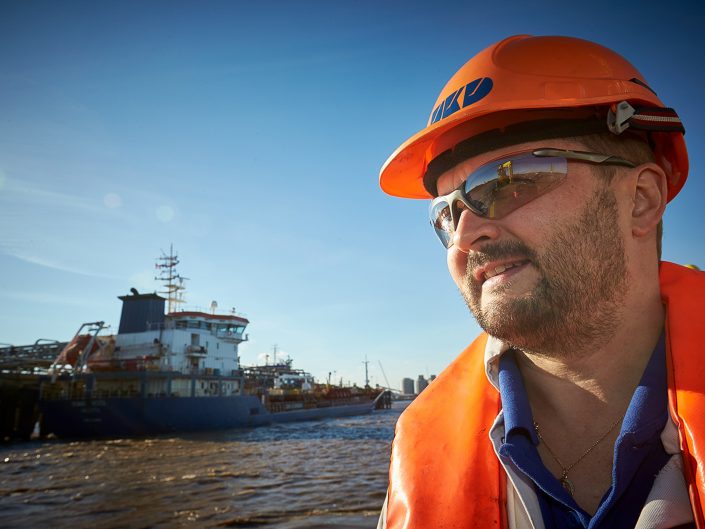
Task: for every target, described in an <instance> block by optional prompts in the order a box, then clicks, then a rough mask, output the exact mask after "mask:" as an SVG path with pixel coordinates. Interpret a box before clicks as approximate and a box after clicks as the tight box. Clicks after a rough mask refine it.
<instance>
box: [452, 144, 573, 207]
mask: <svg viewBox="0 0 705 529" xmlns="http://www.w3.org/2000/svg"><path fill="white" fill-rule="evenodd" d="M567 170H568V161H567V160H566V159H565V158H557V157H556V158H539V157H535V156H533V155H531V154H528V155H522V156H517V157H516V158H512V159H509V160H498V161H496V162H490V163H488V164H486V165H483V166H482V167H480V168H479V169H478V170H477V171H475V172H474V173H473V174H471V175H470V176H469V177H468V179H467V180H466V181H465V188H464V189H465V196H466V197H467V199H468V201H469V202H470V203H471V204H472V205H473V206H475V208H474V209H475V210H477V211H481V212H483V213H484V214H483V215H482V216H484V217H487V218H490V219H500V218H502V217H504V216H506V215H509V214H510V213H511V212H512V211H514V210H516V209H518V208H520V207H522V206H523V205H525V204H527V203H529V202H531V201H532V200H534V199H535V198H537V197H539V196H541V195H543V194H544V193H547V192H549V191H551V190H552V189H554V188H555V187H557V186H558V185H559V184H560V183H561V182H563V180H564V179H565V177H566V174H567Z"/></svg>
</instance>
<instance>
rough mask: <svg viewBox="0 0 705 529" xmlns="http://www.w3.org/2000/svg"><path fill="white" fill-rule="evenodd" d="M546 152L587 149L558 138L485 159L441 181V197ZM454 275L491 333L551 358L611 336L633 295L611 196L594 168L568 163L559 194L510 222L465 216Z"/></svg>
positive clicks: (451, 262)
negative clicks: (494, 163)
mask: <svg viewBox="0 0 705 529" xmlns="http://www.w3.org/2000/svg"><path fill="white" fill-rule="evenodd" d="M547 144H550V145H547ZM545 146H550V147H556V148H577V149H580V148H581V147H580V146H579V145H574V144H570V145H569V144H567V143H566V142H560V141H555V140H554V141H550V142H546V141H543V142H533V143H527V144H523V145H520V146H513V147H510V148H507V149H501V150H497V151H493V152H491V153H486V154H485V155H482V156H478V157H475V158H472V159H470V160H467V161H466V162H463V163H462V164H460V165H459V166H457V167H455V168H453V169H451V170H450V171H448V172H446V173H444V174H443V175H441V177H440V178H439V180H438V190H439V193H440V194H445V193H448V192H450V191H452V190H453V189H455V188H457V187H458V186H459V185H460V183H461V182H462V181H463V180H464V177H465V176H466V175H467V174H469V173H470V172H471V171H472V170H473V169H474V168H476V167H479V166H480V165H482V164H483V163H485V162H486V161H488V160H491V159H494V158H496V157H500V156H502V154H504V153H510V152H512V153H514V152H517V151H524V150H530V149H531V148H536V147H545ZM583 150H584V149H583ZM448 267H449V270H450V272H451V275H452V277H453V279H454V280H455V282H456V284H457V285H458V287H459V289H460V292H461V294H462V295H463V297H464V298H465V301H466V303H467V304H468V306H469V307H470V309H471V311H472V312H473V314H474V315H475V317H476V319H477V321H478V323H479V324H480V326H481V327H482V328H483V329H484V330H485V331H487V332H488V333H489V334H491V335H493V336H496V337H498V338H500V339H502V340H505V341H507V342H509V343H510V344H512V345H515V346H517V347H519V348H522V349H526V350H533V351H537V352H539V351H540V352H544V353H549V354H560V355H565V354H570V350H571V349H576V348H580V347H583V346H586V345H588V344H594V343H595V341H596V340H598V341H599V339H600V338H602V337H608V336H610V335H611V334H612V332H613V331H614V326H615V325H616V322H617V321H618V318H617V317H616V316H617V313H618V312H619V311H620V310H621V309H622V306H623V300H624V296H625V293H626V288H627V267H626V258H625V250H624V238H623V232H622V231H621V228H620V222H619V211H618V207H617V201H616V199H615V195H614V193H613V190H612V189H611V188H610V187H609V186H607V184H606V183H605V182H604V181H603V180H602V179H601V177H600V175H599V173H598V169H596V168H594V167H592V166H590V165H589V164H584V163H570V164H569V170H568V177H567V179H566V181H565V182H564V183H563V184H561V186H560V187H558V188H556V189H554V190H553V191H550V192H549V193H547V194H545V195H543V196H540V197H538V198H537V199H535V200H534V201H532V202H530V203H528V204H526V205H524V206H523V207H521V208H519V209H517V210H515V211H513V212H512V213H510V214H509V215H507V216H506V217H503V218H501V219H499V220H492V219H486V218H480V217H478V216H476V215H474V214H473V213H471V212H469V211H464V212H463V214H462V216H461V219H460V222H459V224H458V228H457V230H456V233H455V235H454V245H453V246H451V248H450V249H449V250H448Z"/></svg>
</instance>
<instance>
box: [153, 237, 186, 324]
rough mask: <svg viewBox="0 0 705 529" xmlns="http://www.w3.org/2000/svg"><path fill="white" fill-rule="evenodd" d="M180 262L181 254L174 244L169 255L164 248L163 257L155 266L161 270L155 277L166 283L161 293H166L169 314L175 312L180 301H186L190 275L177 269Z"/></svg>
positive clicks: (159, 258)
mask: <svg viewBox="0 0 705 529" xmlns="http://www.w3.org/2000/svg"><path fill="white" fill-rule="evenodd" d="M178 264H179V256H178V255H177V254H175V253H174V245H173V244H171V245H169V254H168V255H167V254H166V253H165V252H164V251H163V250H162V255H161V257H158V258H157V262H156V264H155V268H156V269H157V270H159V275H158V276H156V277H155V278H154V279H155V280H157V281H161V282H162V283H163V284H164V290H162V291H160V292H159V293H160V294H165V295H166V300H167V314H168V313H171V312H174V311H175V310H176V306H177V305H178V304H179V303H184V302H185V300H184V290H186V287H185V286H184V281H187V280H188V277H182V276H181V275H179V274H178V273H177V271H176V265H178Z"/></svg>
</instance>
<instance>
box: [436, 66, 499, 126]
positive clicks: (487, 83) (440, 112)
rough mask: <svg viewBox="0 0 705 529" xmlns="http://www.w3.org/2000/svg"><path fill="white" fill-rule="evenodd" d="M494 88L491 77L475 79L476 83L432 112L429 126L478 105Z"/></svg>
mask: <svg viewBox="0 0 705 529" xmlns="http://www.w3.org/2000/svg"><path fill="white" fill-rule="evenodd" d="M492 86H493V84H492V79H490V78H489V77H480V78H479V79H475V80H474V81H472V82H470V83H468V84H466V85H465V86H463V87H462V88H459V89H458V90H456V91H455V92H453V93H452V94H450V95H449V96H448V97H446V98H445V101H443V102H441V104H440V105H438V106H437V107H436V108H434V109H433V112H431V121H430V123H429V125H432V124H433V123H436V122H437V121H440V120H442V119H445V118H447V117H448V116H450V115H452V114H455V113H456V112H457V111H458V110H460V109H461V108H465V107H466V106H468V105H472V104H473V103H477V102H478V101H479V100H480V99H482V98H483V97H485V96H486V95H487V94H489V93H490V91H491V90H492ZM461 96H462V98H461Z"/></svg>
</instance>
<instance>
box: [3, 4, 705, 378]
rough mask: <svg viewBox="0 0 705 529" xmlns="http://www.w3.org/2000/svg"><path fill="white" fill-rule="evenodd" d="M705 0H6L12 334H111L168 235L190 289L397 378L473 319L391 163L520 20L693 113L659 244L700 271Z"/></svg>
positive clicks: (464, 334)
mask: <svg viewBox="0 0 705 529" xmlns="http://www.w3.org/2000/svg"><path fill="white" fill-rule="evenodd" d="M704 27H705V4H703V3H702V2H690V1H683V0H675V1H673V2H669V3H664V2H655V1H651V0H641V1H636V0H631V1H625V2H611V1H610V2H604V1H601V0H598V1H593V2H583V3H580V4H577V3H576V4H575V6H572V5H571V4H567V3H566V2H548V1H543V2H542V1H538V2H520V1H505V2H483V3H479V2H473V1H465V2H443V1H440V2H439V1H436V2H414V1H391V2H390V1H381V0H378V1H327V2H323V1H321V2H311V1H298V2H294V1H288V2H285V1H281V2H274V1H261V2H255V1H248V2H245V1H235V0H234V1H230V2H225V1H204V2H195V1H193V2H175V1H169V2H156V1H151V2H71V1H66V2H34V1H7V0H4V1H2V2H0V272H1V274H0V342H2V343H13V344H25V343H31V342H34V341H35V340H36V339H38V338H54V339H62V340H67V339H69V338H70V337H71V336H72V335H73V333H74V332H75V331H76V330H77V328H78V327H79V325H80V324H81V323H82V322H84V321H95V320H98V319H102V320H105V321H106V322H108V323H110V324H112V325H113V326H114V327H115V328H116V327H117V324H118V319H119V314H120V302H119V300H118V299H117V296H118V295H123V294H126V293H128V292H129V289H130V287H133V286H134V287H137V288H138V289H139V290H141V291H153V290H155V289H156V288H157V285H156V284H155V282H154V281H153V276H154V260H155V258H156V257H158V256H159V255H160V253H161V250H168V247H169V245H170V244H171V243H173V245H174V247H175V249H176V250H177V251H178V253H179V255H180V257H181V265H180V271H181V273H182V275H184V276H186V277H188V278H190V281H189V282H188V283H187V288H188V290H187V292H186V298H187V302H188V305H189V306H200V307H202V308H207V307H208V306H209V305H210V303H211V301H212V300H216V301H217V302H218V304H219V306H220V307H221V308H230V307H235V308H236V309H237V310H238V312H241V313H244V314H245V315H246V316H247V317H248V318H249V319H250V321H251V324H250V327H249V335H250V341H249V342H247V343H245V344H243V345H242V347H241V356H242V359H243V362H244V363H246V364H254V363H256V362H257V361H258V359H261V358H262V355H264V354H266V353H267V352H270V351H271V349H272V346H273V345H274V344H277V345H278V347H279V349H280V350H281V351H282V353H284V354H288V355H290V356H291V357H292V358H293V359H294V362H295V365H296V366H298V367H301V368H304V369H307V370H309V371H311V372H313V373H314V374H315V375H317V376H318V377H321V378H324V377H325V376H327V374H328V372H333V371H334V372H335V375H334V377H335V378H340V377H343V378H344V379H345V380H352V381H356V382H362V381H363V378H364V366H363V364H362V362H363V360H364V359H365V356H367V358H368V360H369V361H370V375H371V378H372V381H373V382H379V383H384V378H383V375H382V372H381V369H380V363H381V364H382V366H383V367H384V370H385V372H386V375H387V377H388V379H389V382H390V383H391V384H392V385H393V386H395V387H399V385H400V380H401V378H402V377H403V376H410V377H412V378H416V377H417V376H418V375H419V374H424V375H428V374H431V373H438V372H440V371H441V370H442V368H443V367H444V366H445V365H447V364H448V362H449V361H450V360H451V359H452V358H453V357H454V356H455V355H456V354H457V353H458V352H459V351H460V350H461V349H462V348H463V347H464V346H465V345H466V344H467V343H469V342H470V341H471V339H472V338H473V337H474V336H475V335H476V334H477V332H478V327H477V326H476V324H475V323H474V322H473V321H472V319H471V317H470V316H469V315H468V312H467V309H466V307H465V305H464V303H463V302H462V300H461V298H460V295H459V294H458V293H457V290H456V288H455V286H454V284H453V283H452V281H451V279H450V277H449V276H448V273H447V269H446V266H445V254H444V251H443V249H442V247H441V245H440V244H439V243H438V241H437V240H435V236H434V234H433V233H432V231H431V229H430V228H429V227H428V223H427V220H426V218H427V217H426V211H427V203H426V202H424V201H409V200H402V199H398V198H392V197H388V196H386V195H384V194H383V193H382V192H381V191H380V190H379V188H378V185H377V178H378V172H379V168H380V167H381V165H382V163H383V162H384V161H385V159H386V158H387V156H388V155H389V154H391V153H392V151H393V150H394V149H395V148H396V147H397V146H398V145H399V144H400V143H401V142H402V141H404V140H405V139H406V138H407V137H409V136H411V135H412V134H414V133H415V132H416V131H418V130H420V129H421V128H422V127H423V126H424V124H425V122H426V120H427V118H428V115H429V113H430V111H431V110H432V106H433V103H434V102H435V100H436V97H437V95H438V93H439V92H440V90H441V88H442V87H443V85H444V84H445V83H446V81H447V80H448V79H449V78H450V77H451V75H452V74H453V73H454V72H455V71H456V70H457V69H458V68H459V67H460V66H461V65H462V64H463V63H464V62H465V61H466V60H467V59H469V58H470V57H471V56H472V55H473V54H474V53H475V52H477V51H479V50H481V49H483V48H485V47H486V46H488V45H490V44H491V43H493V42H495V41H497V40H500V39H501V38H503V37H505V36H508V35H511V34H517V33H530V34H537V35H539V34H567V35H573V36H577V37H582V38H587V39H590V40H595V41H596V42H599V43H601V44H603V45H606V46H608V47H612V48H614V49H615V50H617V51H618V52H620V53H622V54H623V55H624V56H626V57H627V58H628V59H629V60H631V61H632V62H633V63H634V64H635V66H636V67H637V68H638V69H639V70H640V71H641V72H642V73H643V74H644V75H645V77H646V78H647V80H648V81H649V83H650V84H651V85H652V87H654V89H655V90H656V91H657V92H658V94H659V96H660V97H661V99H662V100H663V101H664V102H665V103H666V104H667V105H669V106H672V107H673V108H675V109H676V110H677V111H678V113H679V114H680V115H681V117H682V118H683V121H684V123H685V126H686V130H687V134H686V141H687V143H688V147H689V151H690V163H691V174H690V177H689V180H688V182H687V184H686V186H685V188H684V190H683V191H682V192H681V194H680V195H679V196H678V197H677V198H676V200H675V201H674V202H673V203H672V204H671V205H670V206H669V209H668V211H667V214H666V218H665V240H664V258H666V259H668V260H672V261H676V262H680V263H696V264H700V265H705V245H704V244H703V243H704V242H705V236H704V235H703V229H702V227H703V224H704V222H705V208H703V205H702V203H701V200H702V197H705V183H703V179H702V177H701V171H702V169H701V168H702V167H703V159H702V158H703V154H702V153H703V151H704V149H703V146H704V145H705V125H704V124H703V118H704V117H705V116H704V113H703V110H702V90H703V88H702V87H703V86H705V73H704V72H703V60H702V52H701V50H702V44H701V43H702V39H701V38H700V37H701V34H702V31H703V28H704Z"/></svg>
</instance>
